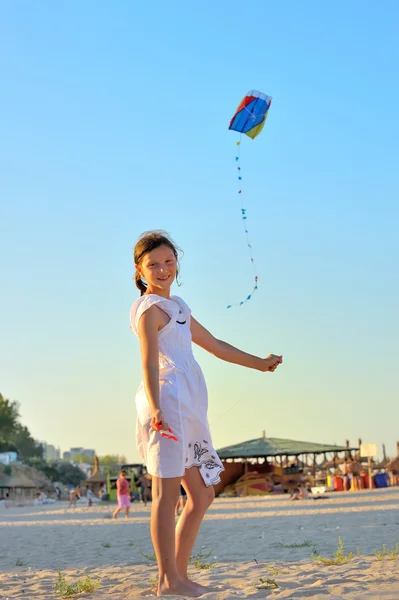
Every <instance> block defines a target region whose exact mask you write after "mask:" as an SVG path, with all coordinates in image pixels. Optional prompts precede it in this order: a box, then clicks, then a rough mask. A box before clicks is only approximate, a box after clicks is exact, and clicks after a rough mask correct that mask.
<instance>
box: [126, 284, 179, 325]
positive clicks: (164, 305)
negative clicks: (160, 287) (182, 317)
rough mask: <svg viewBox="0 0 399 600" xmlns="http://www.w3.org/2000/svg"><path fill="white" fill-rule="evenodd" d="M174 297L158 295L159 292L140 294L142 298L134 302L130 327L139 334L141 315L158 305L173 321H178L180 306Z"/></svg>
mask: <svg viewBox="0 0 399 600" xmlns="http://www.w3.org/2000/svg"><path fill="white" fill-rule="evenodd" d="M172 298H174V297H172ZM172 298H163V297H162V296H157V294H144V295H143V296H140V298H138V299H137V300H136V301H135V302H134V303H133V304H132V307H131V309H130V327H131V329H132V330H133V331H134V333H135V334H136V335H138V324H139V320H140V317H141V316H142V315H143V314H144V313H145V311H146V310H148V309H149V308H150V307H151V306H156V305H158V306H159V308H161V309H162V310H163V311H164V312H166V313H167V314H168V316H169V318H170V319H171V321H176V319H177V317H178V315H179V306H178V304H177V301H174V300H172Z"/></svg>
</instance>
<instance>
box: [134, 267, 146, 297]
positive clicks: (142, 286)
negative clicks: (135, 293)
mask: <svg viewBox="0 0 399 600" xmlns="http://www.w3.org/2000/svg"><path fill="white" fill-rule="evenodd" d="M134 282H135V284H136V287H137V288H139V290H140V296H144V294H145V293H146V291H147V286H146V284H145V283H144V281H143V280H142V279H141V275H140V273H139V272H138V271H136V273H135V275H134Z"/></svg>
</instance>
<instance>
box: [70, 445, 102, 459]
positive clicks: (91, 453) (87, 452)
mask: <svg viewBox="0 0 399 600" xmlns="http://www.w3.org/2000/svg"><path fill="white" fill-rule="evenodd" d="M95 453H96V451H95V450H93V449H92V448H71V449H70V450H68V451H67V452H64V453H63V455H62V458H63V459H64V460H73V459H74V458H75V456H78V455H79V454H83V455H84V456H87V457H88V458H94V455H95Z"/></svg>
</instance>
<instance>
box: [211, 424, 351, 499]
mask: <svg viewBox="0 0 399 600" xmlns="http://www.w3.org/2000/svg"><path fill="white" fill-rule="evenodd" d="M357 449H358V448H350V447H349V444H347V445H345V446H336V445H334V444H317V443H314V442H301V441H296V440H287V439H283V438H267V437H266V435H265V432H263V435H262V437H260V438H256V439H253V440H248V441H246V442H241V443H239V444H233V445H232V446H227V447H225V448H221V449H219V450H217V453H218V455H219V457H220V459H221V460H222V461H223V464H224V467H225V471H224V472H223V473H222V474H221V479H222V481H221V483H219V484H218V485H217V486H215V491H216V493H217V494H219V493H221V492H222V491H223V489H224V487H225V486H226V485H230V484H232V483H233V482H234V481H236V480H237V479H238V477H240V476H242V475H244V474H245V473H246V472H247V471H248V470H249V471H251V470H256V471H258V472H264V473H267V472H269V473H270V472H272V471H273V468H272V466H273V464H274V466H275V468H276V467H277V468H279V469H280V471H281V472H282V473H283V472H284V471H285V472H287V471H290V470H291V469H290V468H288V469H284V464H289V463H293V464H294V465H295V467H294V468H293V469H292V471H294V470H295V468H296V470H297V471H299V470H303V471H305V470H307V471H308V470H311V472H312V475H313V478H314V477H315V476H316V470H317V469H319V468H320V465H319V464H318V462H317V457H318V456H320V455H324V459H325V460H327V454H328V453H332V455H333V457H336V456H337V455H338V454H339V453H345V454H348V453H350V452H351V451H356V450H357ZM299 457H301V459H299ZM260 459H263V460H262V462H260ZM249 463H251V464H249ZM254 463H255V464H254ZM268 467H269V468H268ZM289 475H290V473H288V474H287V476H288V477H289Z"/></svg>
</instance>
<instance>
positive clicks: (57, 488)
mask: <svg viewBox="0 0 399 600" xmlns="http://www.w3.org/2000/svg"><path fill="white" fill-rule="evenodd" d="M55 495H56V496H57V500H58V501H59V500H61V490H60V488H59V487H58V485H57V486H56V487H55Z"/></svg>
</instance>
